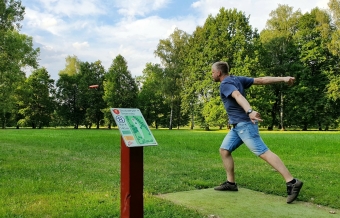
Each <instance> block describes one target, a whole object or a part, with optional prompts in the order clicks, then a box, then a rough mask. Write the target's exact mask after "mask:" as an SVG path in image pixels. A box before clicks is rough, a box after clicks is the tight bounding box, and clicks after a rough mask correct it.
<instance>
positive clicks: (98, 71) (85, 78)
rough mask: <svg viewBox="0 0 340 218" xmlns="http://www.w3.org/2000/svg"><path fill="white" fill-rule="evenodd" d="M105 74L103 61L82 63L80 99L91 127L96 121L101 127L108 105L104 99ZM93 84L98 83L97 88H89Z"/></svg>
mask: <svg viewBox="0 0 340 218" xmlns="http://www.w3.org/2000/svg"><path fill="white" fill-rule="evenodd" d="M104 76H105V69H104V67H103V66H102V64H101V61H96V62H94V63H88V62H83V63H81V64H80V86H79V87H80V91H81V95H80V101H81V105H82V107H83V108H84V110H86V114H85V122H86V123H85V125H86V126H89V127H90V128H91V125H92V123H95V124H96V126H97V129H99V126H100V121H101V120H102V119H103V118H104V114H103V112H102V110H103V109H104V108H105V107H106V104H105V102H104V99H103V93H104V86H103V82H104ZM91 85H97V86H98V87H97V88H95V89H91V88H89V87H90V86H91Z"/></svg>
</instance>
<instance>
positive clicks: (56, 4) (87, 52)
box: [21, 0, 328, 80]
mask: <svg viewBox="0 0 340 218" xmlns="http://www.w3.org/2000/svg"><path fill="white" fill-rule="evenodd" d="M21 2H22V5H23V6H25V19H24V21H22V23H21V24H22V25H23V27H22V29H21V33H23V34H26V35H29V36H31V37H32V38H33V42H34V47H35V48H36V47H39V48H40V56H39V65H40V67H45V68H46V69H47V71H48V72H49V74H50V75H51V78H52V79H54V80H58V78H59V76H58V73H59V71H60V70H63V69H65V64H66V61H65V59H66V57H67V56H73V55H75V56H77V58H78V59H79V60H80V61H83V62H85V61H88V62H90V63H91V62H95V61H97V60H100V61H101V62H102V65H103V66H104V68H105V69H106V70H107V69H108V68H109V67H110V66H111V64H112V61H113V59H115V58H116V57H117V56H118V55H119V54H120V55H122V56H123V57H124V58H125V59H126V61H127V65H128V70H129V71H130V72H131V74H132V76H133V77H135V76H140V75H142V72H143V69H144V68H145V65H146V63H154V64H155V63H160V60H159V58H157V57H155V55H154V51H155V50H156V48H157V45H158V43H159V40H161V39H167V38H168V37H169V36H170V34H171V33H173V31H174V30H175V28H178V29H180V30H183V31H185V32H187V33H188V34H192V33H193V32H194V30H195V28H196V27H197V26H203V25H204V22H205V20H206V18H207V17H208V15H213V16H216V15H217V13H218V11H219V9H220V8H221V7H224V8H226V9H234V8H236V9H237V10H238V11H242V12H244V14H245V15H246V16H249V22H250V25H252V27H253V28H257V29H258V30H259V31H261V30H262V29H264V28H265V25H266V21H267V20H268V19H269V14H270V12H271V11H273V10H275V9H276V8H277V7H278V5H279V4H281V5H283V4H284V5H288V6H290V7H293V8H294V10H298V9H300V10H301V12H302V13H305V12H309V11H310V10H311V9H313V8H315V7H319V8H322V9H327V8H328V7H327V3H328V0H280V1H279V0H127V1H124V0H21ZM29 75H30V72H27V76H29Z"/></svg>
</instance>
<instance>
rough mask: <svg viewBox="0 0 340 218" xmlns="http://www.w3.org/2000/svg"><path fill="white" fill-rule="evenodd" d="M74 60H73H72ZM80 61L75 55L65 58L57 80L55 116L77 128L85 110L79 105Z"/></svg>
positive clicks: (63, 123)
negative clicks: (63, 67) (64, 63)
mask: <svg viewBox="0 0 340 218" xmlns="http://www.w3.org/2000/svg"><path fill="white" fill-rule="evenodd" d="M73 60H74V61H73ZM79 73H80V61H79V60H78V59H77V57H76V56H73V57H70V56H68V57H67V58H66V65H65V69H64V70H61V71H60V72H59V79H58V81H57V84H56V86H57V91H56V98H57V105H58V109H57V116H58V117H61V118H62V120H61V122H60V124H62V125H73V126H74V128H75V129H78V127H79V125H80V124H81V123H83V121H84V119H85V113H86V111H85V110H84V109H83V108H82V105H81V101H80V100H81V97H80V95H81V93H80V89H79V84H80V78H81V76H80V74H79Z"/></svg>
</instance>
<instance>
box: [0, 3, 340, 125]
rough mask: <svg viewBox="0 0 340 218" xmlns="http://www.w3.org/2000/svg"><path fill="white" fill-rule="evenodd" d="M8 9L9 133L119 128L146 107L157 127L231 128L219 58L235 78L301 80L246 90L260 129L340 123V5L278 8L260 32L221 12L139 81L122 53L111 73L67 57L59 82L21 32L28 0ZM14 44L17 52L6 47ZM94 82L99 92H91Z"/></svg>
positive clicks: (176, 39) (181, 37) (4, 76)
mask: <svg viewBox="0 0 340 218" xmlns="http://www.w3.org/2000/svg"><path fill="white" fill-rule="evenodd" d="M3 3H4V4H3V5H4V9H5V10H4V11H1V12H0V13H1V15H0V16H2V17H1V22H0V24H1V25H2V23H5V22H4V20H7V22H8V24H4V27H6V28H4V31H3V32H1V37H3V38H4V39H3V40H2V39H0V40H1V42H0V43H4V44H1V45H0V46H1V54H0V55H1V57H7V59H6V58H5V59H3V58H1V59H0V60H1V61H0V98H1V100H3V101H1V102H0V113H1V117H0V121H1V123H2V127H3V128H5V127H6V126H18V127H19V126H31V127H33V128H41V127H43V126H68V125H72V126H74V127H75V128H78V126H79V125H85V126H86V127H89V128H90V127H91V126H92V125H93V124H95V125H96V127H97V128H99V126H101V125H106V126H108V127H111V125H112V124H113V120H112V116H111V114H110V112H109V108H110V107H124V108H127V107H138V108H140V109H141V111H142V113H143V115H144V117H145V119H146V121H147V122H148V123H149V124H150V125H153V126H155V127H156V128H158V127H168V128H169V129H172V128H174V127H177V128H179V127H180V126H184V125H190V126H191V128H193V127H194V126H200V127H204V128H206V129H209V127H211V126H219V127H220V128H223V127H225V126H226V125H227V121H228V117H227V114H226V112H225V110H224V108H223V105H222V104H221V101H220V97H219V91H218V86H219V84H218V83H213V81H212V79H211V65H212V64H213V63H214V62H216V61H220V60H223V61H227V62H228V63H229V64H230V66H231V73H232V74H234V75H243V76H251V77H259V76H295V77H296V84H295V85H294V86H293V87H287V86H286V85H284V84H276V85H270V86H256V87H255V86H253V87H251V88H250V89H249V90H248V92H247V95H248V97H249V99H250V103H251V105H253V106H254V108H255V109H256V110H257V111H260V112H261V114H262V117H263V118H264V122H263V124H262V125H264V126H267V127H268V129H273V128H274V127H278V128H282V129H284V128H286V127H293V128H294V127H296V128H302V129H303V130H307V129H308V128H318V129H320V130H321V129H326V130H327V129H329V128H337V127H338V126H339V121H340V119H339V118H340V116H339V113H340V109H339V103H340V95H339V91H340V76H339V74H340V71H339V60H340V55H339V54H340V53H339V49H340V45H339V39H340V10H339V8H340V2H339V1H338V0H330V2H329V10H327V11H326V10H321V9H318V8H315V9H313V10H311V11H310V12H307V13H305V14H302V13H301V12H300V11H299V10H296V11H294V10H293V8H292V7H289V6H288V5H279V6H278V8H277V9H276V10H274V11H272V12H271V14H270V19H269V20H268V21H267V25H266V28H265V29H264V30H263V31H261V33H258V31H257V29H253V28H252V27H251V26H250V24H249V17H247V16H246V15H245V14H244V13H242V12H239V11H237V10H236V9H233V10H232V9H225V8H221V9H220V11H219V13H218V14H217V15H216V16H212V15H210V16H208V18H207V19H206V21H205V23H204V25H203V26H198V27H197V28H196V30H195V31H194V32H193V33H192V34H188V33H186V32H184V31H182V30H179V29H176V30H175V31H174V32H173V33H172V34H171V35H170V36H169V37H168V38H167V39H162V40H160V41H159V43H158V46H157V48H156V49H155V52H154V53H155V56H157V57H159V58H160V60H161V64H153V63H147V64H146V66H145V69H144V70H143V75H142V76H139V77H136V78H133V77H132V75H131V74H130V72H129V70H128V66H127V62H126V60H125V58H124V57H123V56H121V55H118V56H117V57H116V58H115V59H114V60H113V61H112V64H111V66H110V68H109V69H108V70H105V69H104V67H103V66H102V64H101V62H100V61H96V62H93V63H89V62H82V61H80V60H78V58H77V57H76V56H69V57H67V58H66V65H65V69H63V70H61V71H60V72H59V79H58V80H57V81H53V80H52V79H51V78H50V76H49V74H48V72H47V71H46V69H45V68H36V67H37V61H36V58H37V56H38V54H39V50H38V49H33V48H32V39H31V38H30V37H27V36H25V35H22V34H20V33H19V29H20V25H18V24H17V22H18V21H21V20H22V19H23V13H24V8H23V7H22V6H21V4H20V1H15V0H10V1H5V0H3ZM10 13H12V14H11V15H10V16H9V15H8V14H10ZM6 14H7V15H6ZM1 30H2V29H1ZM14 32H15V34H16V35H17V36H18V38H19V39H21V41H20V40H19V41H20V42H21V43H22V44H18V45H16V46H17V47H13V46H15V43H14V42H15V39H16V38H15V37H14V36H15V34H14ZM11 34H12V35H11ZM19 36H20V37H19ZM13 37H14V38H13ZM24 39H25V40H24ZM6 40H7V41H6ZM10 46H12V47H11V48H12V50H13V49H14V50H13V51H12V50H11V49H7V48H9V47H10ZM25 46H26V47H25ZM11 52H12V53H13V54H12V53H11ZM20 55H21V56H20ZM13 57H16V58H13ZM27 66H31V67H33V68H36V70H34V71H33V72H32V74H31V75H30V76H29V77H28V78H25V74H24V73H23V72H22V69H23V67H27ZM91 85H98V87H97V88H96V89H91V88H89V87H90V86H91Z"/></svg>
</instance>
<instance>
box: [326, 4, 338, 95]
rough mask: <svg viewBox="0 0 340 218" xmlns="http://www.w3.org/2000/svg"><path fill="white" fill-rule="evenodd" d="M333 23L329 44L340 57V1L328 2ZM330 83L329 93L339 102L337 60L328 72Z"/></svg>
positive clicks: (334, 53)
mask: <svg viewBox="0 0 340 218" xmlns="http://www.w3.org/2000/svg"><path fill="white" fill-rule="evenodd" d="M328 6H329V11H330V16H331V24H332V27H333V28H332V30H333V31H332V37H331V39H332V40H331V41H330V43H329V45H328V47H329V49H330V51H331V52H332V54H333V55H335V56H337V57H340V43H339V41H340V1H339V0H329V2H328ZM328 77H329V79H330V83H329V84H328V85H327V94H328V97H329V98H330V99H332V100H333V101H337V102H339V100H340V95H339V93H340V62H336V63H335V65H334V67H333V69H332V71H331V72H330V73H329V74H328Z"/></svg>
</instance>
